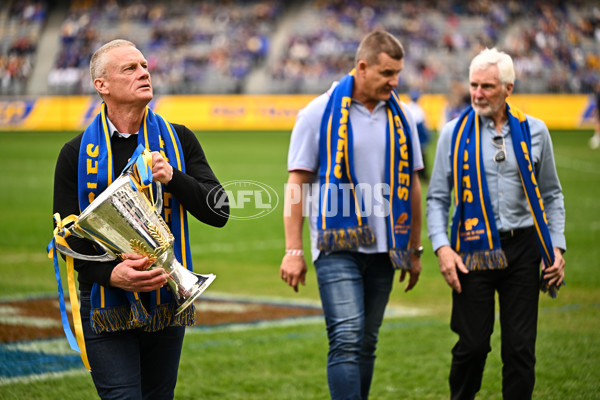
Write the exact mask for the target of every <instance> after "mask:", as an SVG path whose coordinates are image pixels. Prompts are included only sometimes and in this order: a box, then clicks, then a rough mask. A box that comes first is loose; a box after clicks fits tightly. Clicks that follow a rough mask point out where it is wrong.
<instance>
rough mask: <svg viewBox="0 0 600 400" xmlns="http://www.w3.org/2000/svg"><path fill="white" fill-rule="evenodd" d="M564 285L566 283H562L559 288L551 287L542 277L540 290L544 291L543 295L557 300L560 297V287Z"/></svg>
mask: <svg viewBox="0 0 600 400" xmlns="http://www.w3.org/2000/svg"><path fill="white" fill-rule="evenodd" d="M564 285H565V283H564V282H561V284H560V285H559V286H556V285H550V284H548V281H547V280H546V279H544V277H543V276H541V277H540V290H541V291H542V293H547V294H548V296H550V297H551V298H553V299H555V298H556V297H557V296H558V289H560V287H561V286H564Z"/></svg>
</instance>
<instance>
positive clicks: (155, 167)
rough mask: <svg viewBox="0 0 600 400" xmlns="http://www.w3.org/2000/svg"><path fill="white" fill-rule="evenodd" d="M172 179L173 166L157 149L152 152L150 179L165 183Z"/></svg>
mask: <svg viewBox="0 0 600 400" xmlns="http://www.w3.org/2000/svg"><path fill="white" fill-rule="evenodd" d="M171 179H173V167H172V166H171V164H169V163H168V162H167V160H165V159H164V157H163V156H161V155H160V153H159V152H158V151H153V152H152V180H153V181H156V182H160V183H164V184H165V185H166V184H167V183H169V182H171Z"/></svg>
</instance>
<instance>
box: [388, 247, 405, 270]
mask: <svg viewBox="0 0 600 400" xmlns="http://www.w3.org/2000/svg"><path fill="white" fill-rule="evenodd" d="M389 253H390V260H392V265H393V266H394V269H400V270H403V271H408V270H410V255H409V254H408V251H407V250H405V249H391V250H390V251H389Z"/></svg>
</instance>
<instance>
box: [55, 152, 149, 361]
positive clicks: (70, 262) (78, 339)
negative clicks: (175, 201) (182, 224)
mask: <svg viewBox="0 0 600 400" xmlns="http://www.w3.org/2000/svg"><path fill="white" fill-rule="evenodd" d="M132 165H133V174H132V175H131V178H132V179H130V185H131V189H132V190H134V191H136V190H140V191H142V190H144V191H146V192H147V193H148V195H149V197H150V201H151V204H152V205H154V193H153V190H152V154H151V153H150V151H148V150H146V149H144V147H143V146H138V148H137V149H136V151H135V152H134V154H133V155H132V156H131V158H130V160H129V163H128V164H127V165H126V166H125V168H124V171H126V170H127V169H128V168H130V167H132ZM158 197H160V196H158ZM153 207H154V206H153ZM53 217H54V221H55V224H56V227H55V228H54V232H53V237H52V240H51V241H50V243H49V244H48V246H47V247H46V252H47V253H48V258H50V259H52V260H53V261H54V275H55V277H56V283H57V286H58V302H59V307H60V316H61V321H62V326H63V331H64V332H65V336H66V337H67V341H68V342H69V346H70V347H71V349H72V350H74V351H76V352H78V353H80V354H81V361H82V362H83V365H84V366H85V368H86V369H87V370H88V371H90V370H91V367H90V363H89V361H88V358H87V352H86V349H85V340H84V337H83V327H82V323H81V314H80V308H79V297H78V295H77V288H76V285H75V263H74V257H73V256H72V255H68V253H69V252H73V250H72V249H71V247H70V246H69V244H68V242H67V240H66V239H67V238H68V237H69V236H71V231H70V230H69V229H68V228H67V226H69V225H71V224H73V223H74V222H76V220H77V216H76V215H69V216H68V217H66V218H64V219H61V217H60V214H59V213H56V214H54V216H53ZM57 249H61V252H62V253H67V254H66V255H65V261H66V267H67V285H68V288H69V300H70V302H71V313H72V315H73V327H74V329H75V335H74V334H73V331H72V330H71V326H70V325H69V318H68V316H67V310H66V305H65V297H64V291H63V285H62V280H61V277H60V268H59V263H58V254H57V253H58V251H57ZM92 257H97V259H98V261H102V260H106V257H105V256H92Z"/></svg>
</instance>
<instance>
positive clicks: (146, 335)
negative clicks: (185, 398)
mask: <svg viewBox="0 0 600 400" xmlns="http://www.w3.org/2000/svg"><path fill="white" fill-rule="evenodd" d="M81 319H82V325H83V334H84V338H85V347H86V351H87V355H88V360H89V362H90V367H91V369H92V371H91V372H92V380H93V381H94V385H95V386H96V390H97V391H98V395H99V396H100V397H101V398H102V399H131V400H133V399H136V400H137V399H173V396H174V391H175V384H176V383H177V371H178V368H179V358H180V355H181V347H182V345H183V336H184V334H185V327H169V328H166V329H163V330H161V331H158V332H145V331H143V330H141V329H132V330H128V331H122V332H110V333H101V334H97V333H94V332H93V331H92V329H91V326H90V297H89V292H88V293H84V292H82V294H81Z"/></svg>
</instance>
